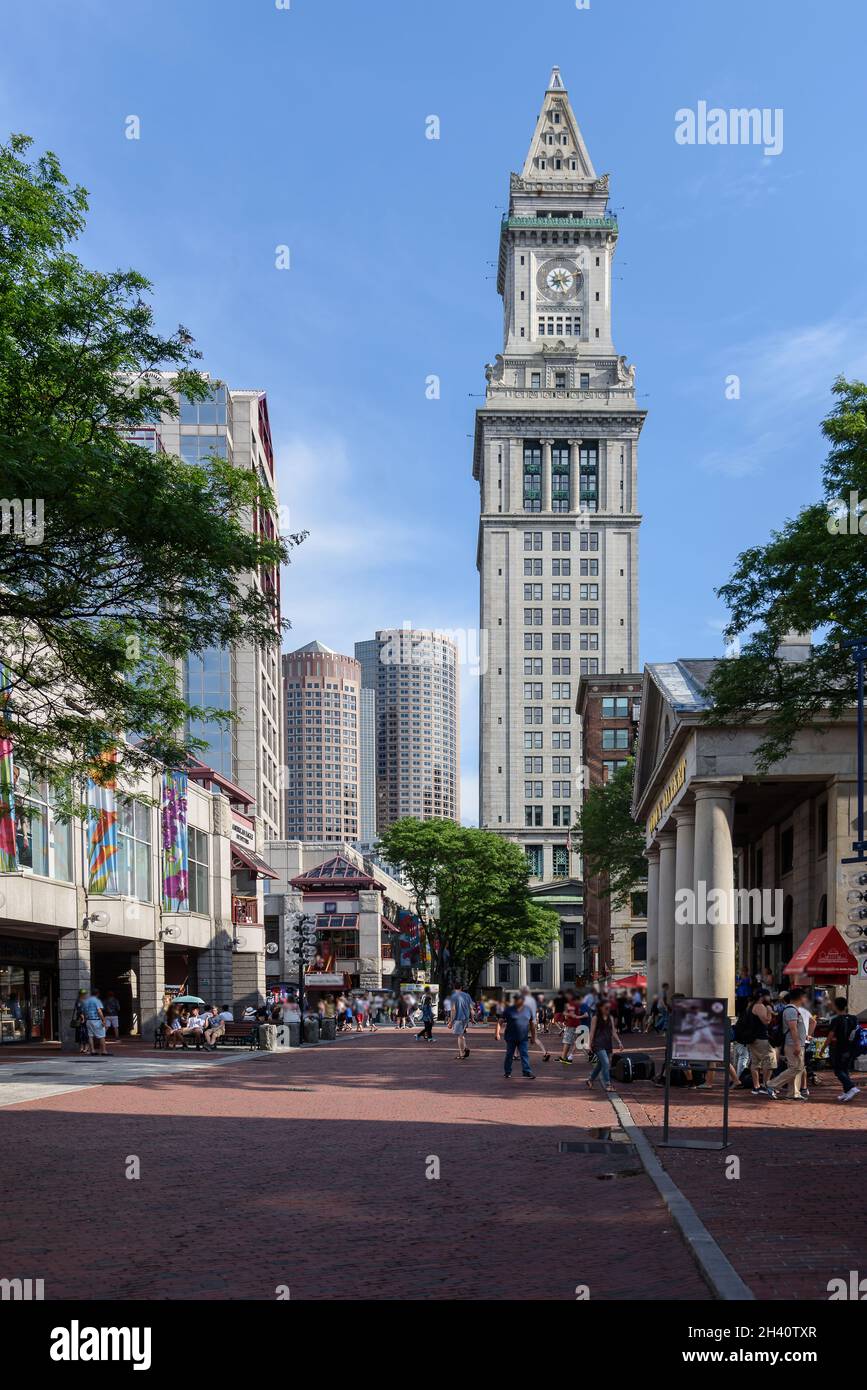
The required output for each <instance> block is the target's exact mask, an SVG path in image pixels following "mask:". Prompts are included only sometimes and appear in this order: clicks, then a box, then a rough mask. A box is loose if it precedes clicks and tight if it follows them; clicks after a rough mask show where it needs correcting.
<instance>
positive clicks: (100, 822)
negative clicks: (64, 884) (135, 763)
mask: <svg viewBox="0 0 867 1390" xmlns="http://www.w3.org/2000/svg"><path fill="white" fill-rule="evenodd" d="M99 761H100V762H101V763H102V764H103V765H106V766H107V767H111V766H113V765H114V764H115V763H116V762H117V753H116V752H111V753H105V754H103V756H102V757H101V758H100V759H99ZM104 776H105V778H106V780H105V781H103V780H100V781H99V782H97V781H94V780H93V779H92V778H91V780H90V781H89V782H88V784H87V806H88V815H87V822H88V836H87V868H88V888H89V890H90V892H91V893H117V891H118V883H117V797H116V795H115V781H114V778H113V777H109V774H108V771H107V770H106V773H105V774H104Z"/></svg>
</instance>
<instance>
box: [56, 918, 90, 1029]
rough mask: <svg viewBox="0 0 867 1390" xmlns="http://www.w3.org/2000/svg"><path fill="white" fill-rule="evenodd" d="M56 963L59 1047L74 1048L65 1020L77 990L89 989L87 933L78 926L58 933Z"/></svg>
mask: <svg viewBox="0 0 867 1390" xmlns="http://www.w3.org/2000/svg"><path fill="white" fill-rule="evenodd" d="M57 964H58V973H59V976H60V999H59V1001H58V1009H59V1010H60V1050H61V1051H62V1052H77V1051H78V1043H77V1042H76V1040H75V1034H74V1033H73V1031H72V1029H71V1028H70V1026H69V1020H70V1019H71V1017H72V1010H73V1008H74V1007H75V1003H76V1000H77V999H78V991H79V990H80V989H86V990H89V989H90V936H89V934H88V933H86V932H84V931H82V929H81V927H76V929H75V931H68V932H62V933H61V935H60V937H59V939H58V942H57Z"/></svg>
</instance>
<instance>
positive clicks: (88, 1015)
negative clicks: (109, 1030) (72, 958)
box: [81, 989, 108, 1057]
mask: <svg viewBox="0 0 867 1390" xmlns="http://www.w3.org/2000/svg"><path fill="white" fill-rule="evenodd" d="M81 1007H82V1011H83V1013H84V1017H85V1019H86V1020H87V1051H88V1055H89V1056H91V1057H93V1056H94V1050H93V1044H94V1043H96V1044H97V1048H96V1056H98V1057H107V1056H108V1052H107V1050H106V1046H105V1013H104V1011H103V1007H102V1000H101V999H100V997H99V990H98V989H92V990H91V992H90V994H89V995H88V996H87V998H86V999H85V1000H84V1003H83V1004H82V1006H81Z"/></svg>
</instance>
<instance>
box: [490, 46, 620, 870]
mask: <svg viewBox="0 0 867 1390" xmlns="http://www.w3.org/2000/svg"><path fill="white" fill-rule="evenodd" d="M617 236H618V226H617V219H616V217H615V216H614V215H613V214H612V213H611V212H610V211H609V210H608V175H607V174H603V175H601V176H600V175H597V173H596V171H595V169H594V167H593V164H592V162H591V159H590V155H589V153H588V151H587V147H586V145H585V143H584V139H583V137H582V135H581V131H580V129H579V127H578V123H577V121H576V119H575V115H574V112H573V110H572V107H571V104H570V102H569V97H568V94H567V92H566V89H565V87H564V85H563V81H562V78H561V76H560V72H559V69H558V68H555V69H554V70H553V72H552V74H551V80H550V83H549V86H548V89H547V91H546V92H545V97H544V101H543V104H542V110H541V112H540V114H539V118H538V120H537V122H536V129H535V131H534V134H533V138H532V141H531V144H530V148H529V151H528V153H527V158H526V160H525V162H524V167H523V169H522V171H521V173H520V174H512V176H511V185H510V193H509V208H508V212H507V213H506V214H505V216H504V217H503V220H502V226H501V229H500V250H499V271H498V290H499V292H500V294H501V295H502V297H503V305H504V311H505V312H504V335H503V350H502V352H501V353H499V354H498V355H497V357H496V359H495V362H494V363H493V364H492V365H490V366H489V367H488V368H487V371H486V375H487V390H486V397H485V403H484V405H483V406H482V407H481V409H479V410H478V411H477V414H476V432H475V452H474V460H473V474H474V477H475V478H476V479H477V480H478V482H479V488H480V502H481V518H480V531H479V544H478V568H479V574H480V580H481V627H482V629H483V630H486V631H487V634H488V644H489V645H488V660H487V664H486V670H485V671H484V672H483V673H482V676H481V693H480V715H481V728H480V753H479V756H480V777H479V782H480V790H479V796H480V824H481V825H482V826H484V827H486V828H487V829H490V830H497V831H500V832H502V833H503V834H504V835H507V836H509V837H510V838H511V839H514V840H517V841H518V842H519V843H521V844H522V845H523V846H524V847H525V850H526V853H527V856H528V859H529V862H530V868H531V874H532V877H533V878H534V879H535V880H537V881H538V883H539V884H540V885H541V884H549V883H552V882H555V881H556V880H562V879H564V878H565V879H570V878H572V876H573V873H575V872H577V870H578V864H577V856H574V855H572V853H571V850H570V848H569V844H568V839H567V837H568V831H569V828H570V826H571V824H572V822H573V820H574V817H575V813H576V810H577V808H578V798H579V791H580V789H579V786H578V783H577V773H578V770H579V766H580V749H579V746H578V744H579V739H578V730H577V726H576V723H575V717H574V706H575V692H576V687H577V682H578V679H579V677H580V676H581V675H595V674H598V673H599V672H606V671H607V672H615V673H617V672H621V671H625V672H629V671H633V670H634V669H635V667H636V665H637V659H638V526H639V521H640V517H639V514H638V497H637V447H638V436H639V434H640V432H641V427H642V424H643V422H644V417H645V412H644V411H643V410H640V409H639V408H638V406H637V405H636V401H635V383H634V375H635V373H634V368H633V367H631V366H628V365H627V363H626V360H625V358H624V357H622V356H618V354H617V353H616V351H615V348H614V344H613V341H612V337H611V297H612V296H611V284H612V262H613V258H614V251H615V248H616V245H617Z"/></svg>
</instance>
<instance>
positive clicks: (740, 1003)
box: [735, 966, 753, 1018]
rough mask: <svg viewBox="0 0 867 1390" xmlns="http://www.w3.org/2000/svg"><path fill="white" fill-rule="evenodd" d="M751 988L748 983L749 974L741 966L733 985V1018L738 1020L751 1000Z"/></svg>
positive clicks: (750, 984) (749, 982)
mask: <svg viewBox="0 0 867 1390" xmlns="http://www.w3.org/2000/svg"><path fill="white" fill-rule="evenodd" d="M752 996H753V987H752V983H751V981H750V972H749V971H748V970H747V969H745V968H744V967H743V966H742V967H741V969H740V970H739V971H738V978H737V981H736V983H735V1017H736V1018H740V1016H741V1014H742V1013H743V1012H744V1010H745V1009H746V1008H747V1007H748V1005H749V1004H750V1002H751V1000H752Z"/></svg>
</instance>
